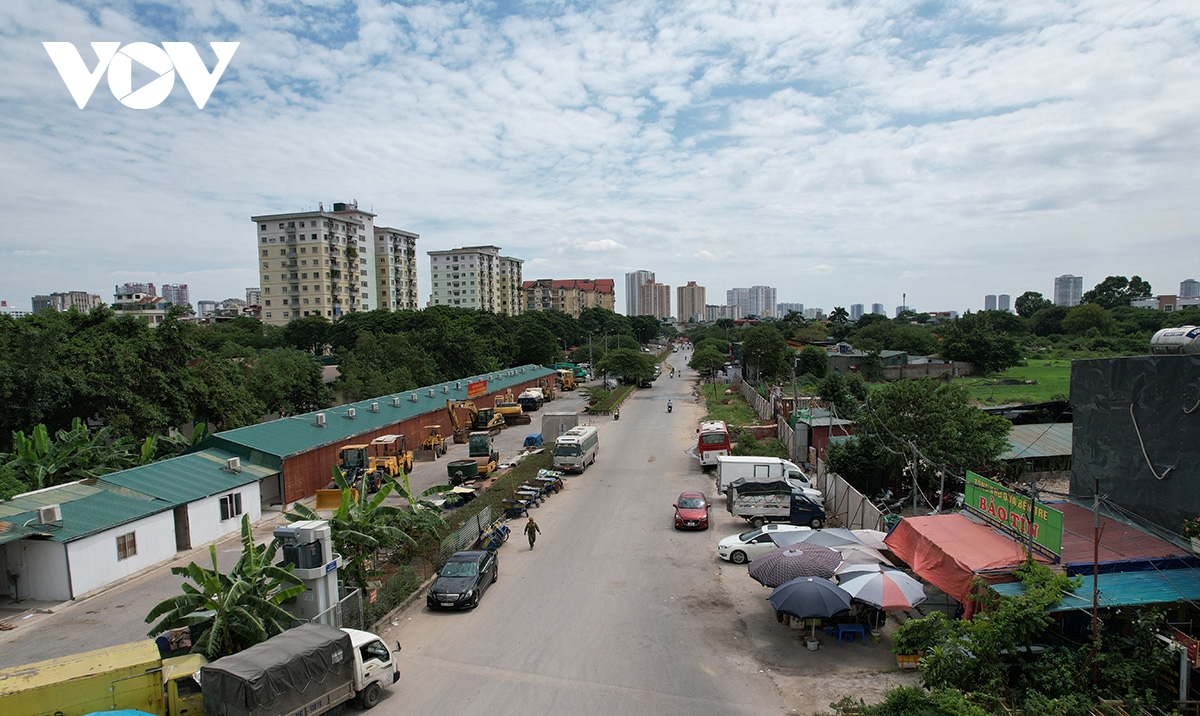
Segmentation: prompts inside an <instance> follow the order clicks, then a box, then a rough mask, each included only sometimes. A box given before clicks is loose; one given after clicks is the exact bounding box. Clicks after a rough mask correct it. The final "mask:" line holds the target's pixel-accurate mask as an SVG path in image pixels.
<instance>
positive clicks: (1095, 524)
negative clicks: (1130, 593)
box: [1088, 477, 1100, 686]
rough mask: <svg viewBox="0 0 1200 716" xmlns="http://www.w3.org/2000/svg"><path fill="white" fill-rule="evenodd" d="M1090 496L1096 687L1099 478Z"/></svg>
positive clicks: (1092, 655) (1090, 657) (1092, 657)
mask: <svg viewBox="0 0 1200 716" xmlns="http://www.w3.org/2000/svg"><path fill="white" fill-rule="evenodd" d="M1094 484H1095V487H1094V488H1093V495H1092V651H1091V653H1090V654H1088V661H1090V662H1092V685H1093V686H1095V685H1096V681H1097V679H1098V678H1099V669H1098V667H1097V665H1096V660H1095V659H1096V649H1097V648H1098V647H1099V645H1100V619H1099V617H1098V616H1097V613H1098V612H1099V610H1100V478H1098V477H1097V478H1096V480H1095V483H1094Z"/></svg>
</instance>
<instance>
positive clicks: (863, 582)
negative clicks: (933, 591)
mask: <svg viewBox="0 0 1200 716" xmlns="http://www.w3.org/2000/svg"><path fill="white" fill-rule="evenodd" d="M838 586H839V587H841V588H842V589H844V590H846V592H848V593H849V594H850V596H852V597H854V598H855V599H857V600H859V601H862V602H866V603H867V604H873V605H875V606H877V607H879V608H880V609H883V610H885V611H886V610H889V609H898V610H901V611H908V610H909V609H912V608H913V607H915V606H917V605H918V604H920V603H921V602H923V601H925V586H924V585H923V584H921V583H920V582H918V581H917V580H915V579H913V578H912V577H910V576H908V575H907V574H905V573H904V572H899V571H892V570H887V571H884V572H862V573H853V574H847V575H845V576H844V577H843V578H842V581H841V583H840V584H838Z"/></svg>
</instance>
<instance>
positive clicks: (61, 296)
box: [31, 291, 103, 313]
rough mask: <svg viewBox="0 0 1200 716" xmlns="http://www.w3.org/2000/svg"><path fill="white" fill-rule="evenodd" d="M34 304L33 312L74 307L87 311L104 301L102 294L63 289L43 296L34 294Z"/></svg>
mask: <svg viewBox="0 0 1200 716" xmlns="http://www.w3.org/2000/svg"><path fill="white" fill-rule="evenodd" d="M31 303H32V304H33V312H34V313H37V312H38V311H66V310H68V309H70V308H72V307H74V308H75V309H77V310H78V311H79V312H80V313H87V312H88V311H91V310H92V309H93V308H95V307H96V306H99V305H100V304H101V303H103V301H101V300H100V296H99V295H98V294H95V293H88V292H87V291H62V292H57V291H56V292H54V293H51V294H46V295H42V296H34V297H33V298H32V299H31Z"/></svg>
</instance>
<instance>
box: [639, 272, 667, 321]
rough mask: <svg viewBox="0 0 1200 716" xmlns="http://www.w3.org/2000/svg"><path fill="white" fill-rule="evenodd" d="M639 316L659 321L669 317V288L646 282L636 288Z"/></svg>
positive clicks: (661, 284)
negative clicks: (652, 317)
mask: <svg viewBox="0 0 1200 716" xmlns="http://www.w3.org/2000/svg"><path fill="white" fill-rule="evenodd" d="M637 306H638V314H637V315H639V316H654V317H655V318H657V319H659V320H660V321H661V320H662V319H664V318H670V317H671V287H670V286H668V285H667V284H665V283H657V282H655V281H646V283H644V284H642V285H641V287H639V288H638V300H637Z"/></svg>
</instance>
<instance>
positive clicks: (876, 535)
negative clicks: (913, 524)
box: [850, 530, 888, 549]
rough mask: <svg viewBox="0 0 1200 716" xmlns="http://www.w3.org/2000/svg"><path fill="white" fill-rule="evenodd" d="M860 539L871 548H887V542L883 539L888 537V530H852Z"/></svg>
mask: <svg viewBox="0 0 1200 716" xmlns="http://www.w3.org/2000/svg"><path fill="white" fill-rule="evenodd" d="M850 531H851V532H853V533H854V536H855V537H857V538H858V541H860V542H862V543H863V544H865V545H866V546H868V547H870V548H871V549H887V548H888V546H887V543H885V542H884V541H883V539H884V538H885V537H887V532H880V531H879V530H850Z"/></svg>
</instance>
